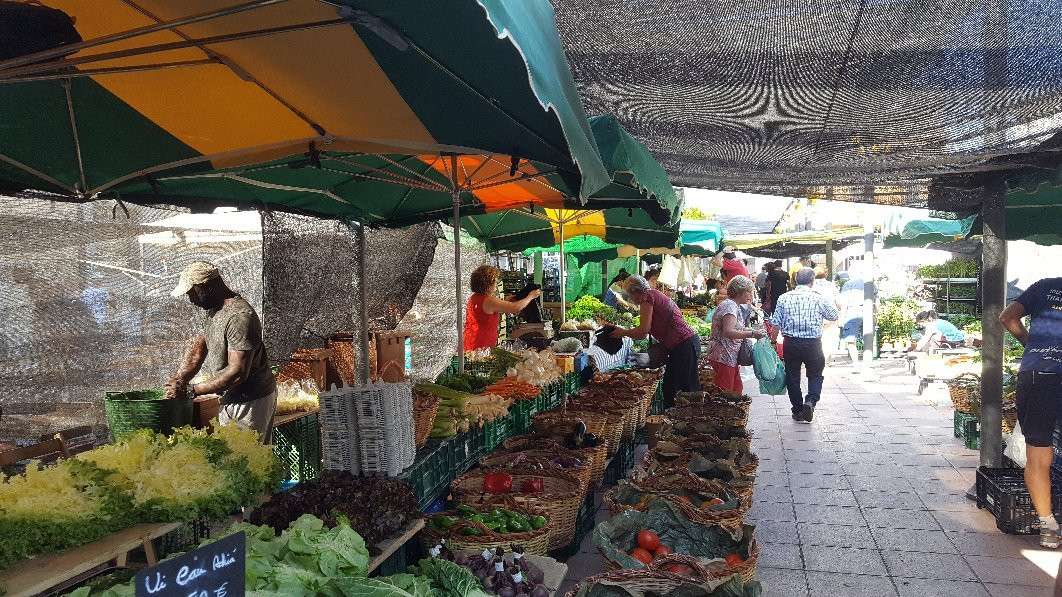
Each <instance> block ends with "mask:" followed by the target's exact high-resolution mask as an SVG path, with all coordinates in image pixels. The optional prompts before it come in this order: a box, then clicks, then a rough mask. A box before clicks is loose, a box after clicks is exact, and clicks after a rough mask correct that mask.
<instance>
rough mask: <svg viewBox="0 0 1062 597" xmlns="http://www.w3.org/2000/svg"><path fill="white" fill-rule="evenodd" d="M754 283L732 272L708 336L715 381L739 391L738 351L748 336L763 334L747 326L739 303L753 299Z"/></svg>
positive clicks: (721, 385)
mask: <svg viewBox="0 0 1062 597" xmlns="http://www.w3.org/2000/svg"><path fill="white" fill-rule="evenodd" d="M755 291H756V285H755V283H753V281H752V280H750V279H749V278H747V277H745V276H734V277H733V278H731V280H730V284H727V299H726V300H725V301H723V302H722V303H720V304H719V306H718V307H717V308H716V310H715V314H714V315H713V316H712V335H711V337H710V339H709V340H708V362H709V363H711V365H712V369H714V370H715V385H717V386H719V387H720V388H722V389H724V390H727V391H729V392H737V393H739V394H740V393H742V392H743V391H744V387H743V385H742V383H741V373H740V370H739V368H738V351H740V350H741V344H742V343H743V342H745V341H746V340H749V339H755V340H759V339H760V338H763V337H765V336H766V334H764V333H763V332H761V331H759V330H753V329H750V328H749V325H748V320H747V317H746V315H745V312H743V310H742V309H741V306H742V305H749V304H750V303H751V302H752V295H753V293H754V292H755Z"/></svg>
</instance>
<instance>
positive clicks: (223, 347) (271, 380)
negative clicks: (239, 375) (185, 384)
mask: <svg viewBox="0 0 1062 597" xmlns="http://www.w3.org/2000/svg"><path fill="white" fill-rule="evenodd" d="M203 336H204V337H205V338H206V346H207V356H206V360H205V361H203V368H202V372H203V374H204V375H209V376H211V377H213V376H215V375H217V374H218V372H220V371H221V370H222V369H224V368H225V367H227V366H228V364H229V351H230V350H241V351H248V352H250V353H251V366H250V371H249V372H248V374H247V381H245V382H243V383H242V384H240V385H239V386H237V387H235V388H233V389H231V390H229V391H227V392H225V395H224V396H222V397H221V403H222V404H239V403H243V402H250V401H252V400H257V399H258V398H263V397H265V396H268V395H270V394H272V393H273V392H275V391H276V389H277V381H276V378H275V377H273V372H272V371H271V370H270V369H269V361H268V359H266V351H265V343H263V341H262V321H261V320H260V319H258V314H257V313H255V312H254V307H252V306H251V305H250V303H248V302H247V301H245V300H244V299H243V298H242V297H239V296H237V297H236V298H235V299H234V300H233V301H232V302H230V303H229V304H228V305H226V306H224V307H222V308H221V309H218V310H217V311H209V312H208V313H207V318H206V324H205V326H204V328H203Z"/></svg>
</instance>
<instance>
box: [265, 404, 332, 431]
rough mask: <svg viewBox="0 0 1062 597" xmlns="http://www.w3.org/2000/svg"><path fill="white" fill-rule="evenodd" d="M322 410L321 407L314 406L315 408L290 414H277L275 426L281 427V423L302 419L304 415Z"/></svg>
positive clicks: (274, 419)
mask: <svg viewBox="0 0 1062 597" xmlns="http://www.w3.org/2000/svg"><path fill="white" fill-rule="evenodd" d="M320 411H321V409H319V408H314V409H311V410H300V411H299V412H294V413H289V414H286V415H277V416H275V417H273V428H274V429H276V428H277V427H280V426H281V425H283V424H285V423H290V422H292V421H298V420H299V419H302V418H304V417H308V416H310V415H316V414H317V413H319V412H320Z"/></svg>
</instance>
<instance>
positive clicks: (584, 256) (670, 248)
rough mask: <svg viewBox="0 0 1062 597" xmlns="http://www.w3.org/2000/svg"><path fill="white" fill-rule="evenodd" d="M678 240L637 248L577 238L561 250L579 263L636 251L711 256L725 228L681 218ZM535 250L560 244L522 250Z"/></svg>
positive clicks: (551, 248) (612, 257) (550, 248)
mask: <svg viewBox="0 0 1062 597" xmlns="http://www.w3.org/2000/svg"><path fill="white" fill-rule="evenodd" d="M679 230H680V232H679V240H678V242H674V243H671V244H665V245H658V246H654V247H638V246H632V245H630V244H620V243H609V242H606V241H603V240H601V239H599V238H597V237H593V236H588V237H585V238H583V237H580V238H576V239H573V240H570V241H566V242H565V243H564V251H565V252H566V253H569V254H571V255H573V256H574V257H575V258H576V259H577V260H578V261H579V263H580V264H585V263H592V262H596V261H606V260H610V259H617V258H623V257H632V256H634V255H636V254H637V253H638V252H639V251H640V252H641V253H643V254H664V253H668V254H677V255H701V256H706V257H707V256H711V255H715V254H716V253H717V252H718V251H719V247H720V246H721V244H722V240H723V235H724V231H723V228H722V226H720V225H719V224H718V223H717V222H708V221H704V220H682V222H681V223H680V225H679ZM537 251H545V252H554V253H555V252H558V251H560V246H559V245H554V246H552V247H536V248H531V249H527V250H525V251H524V254H525V255H530V254H532V253H535V252H537Z"/></svg>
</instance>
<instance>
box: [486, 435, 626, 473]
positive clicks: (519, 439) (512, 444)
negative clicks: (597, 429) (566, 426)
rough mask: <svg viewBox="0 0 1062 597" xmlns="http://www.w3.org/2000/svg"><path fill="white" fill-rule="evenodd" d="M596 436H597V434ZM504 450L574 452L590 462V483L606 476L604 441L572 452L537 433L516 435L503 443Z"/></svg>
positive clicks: (605, 448)
mask: <svg viewBox="0 0 1062 597" xmlns="http://www.w3.org/2000/svg"><path fill="white" fill-rule="evenodd" d="M595 435H596V434H595ZM502 448H503V449H504V450H505V451H506V452H520V451H522V450H554V449H556V450H566V451H569V452H573V453H575V454H576V455H578V456H579V458H582V459H583V460H584V461H589V462H590V481H591V482H594V481H600V480H601V479H602V478H604V476H605V464H607V461H608V446H607V445H606V443H605V441H604V440H601V443H600V444H598V445H597V446H594V447H593V448H580V449H578V450H572V449H569V448H565V447H564V445H563V444H561V443H560V442H559V441H556V440H553V439H547V438H546V437H543V436H541V435H539V434H537V433H530V434H527V435H514V436H513V437H510V438H506V440H505V441H503V442H502Z"/></svg>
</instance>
